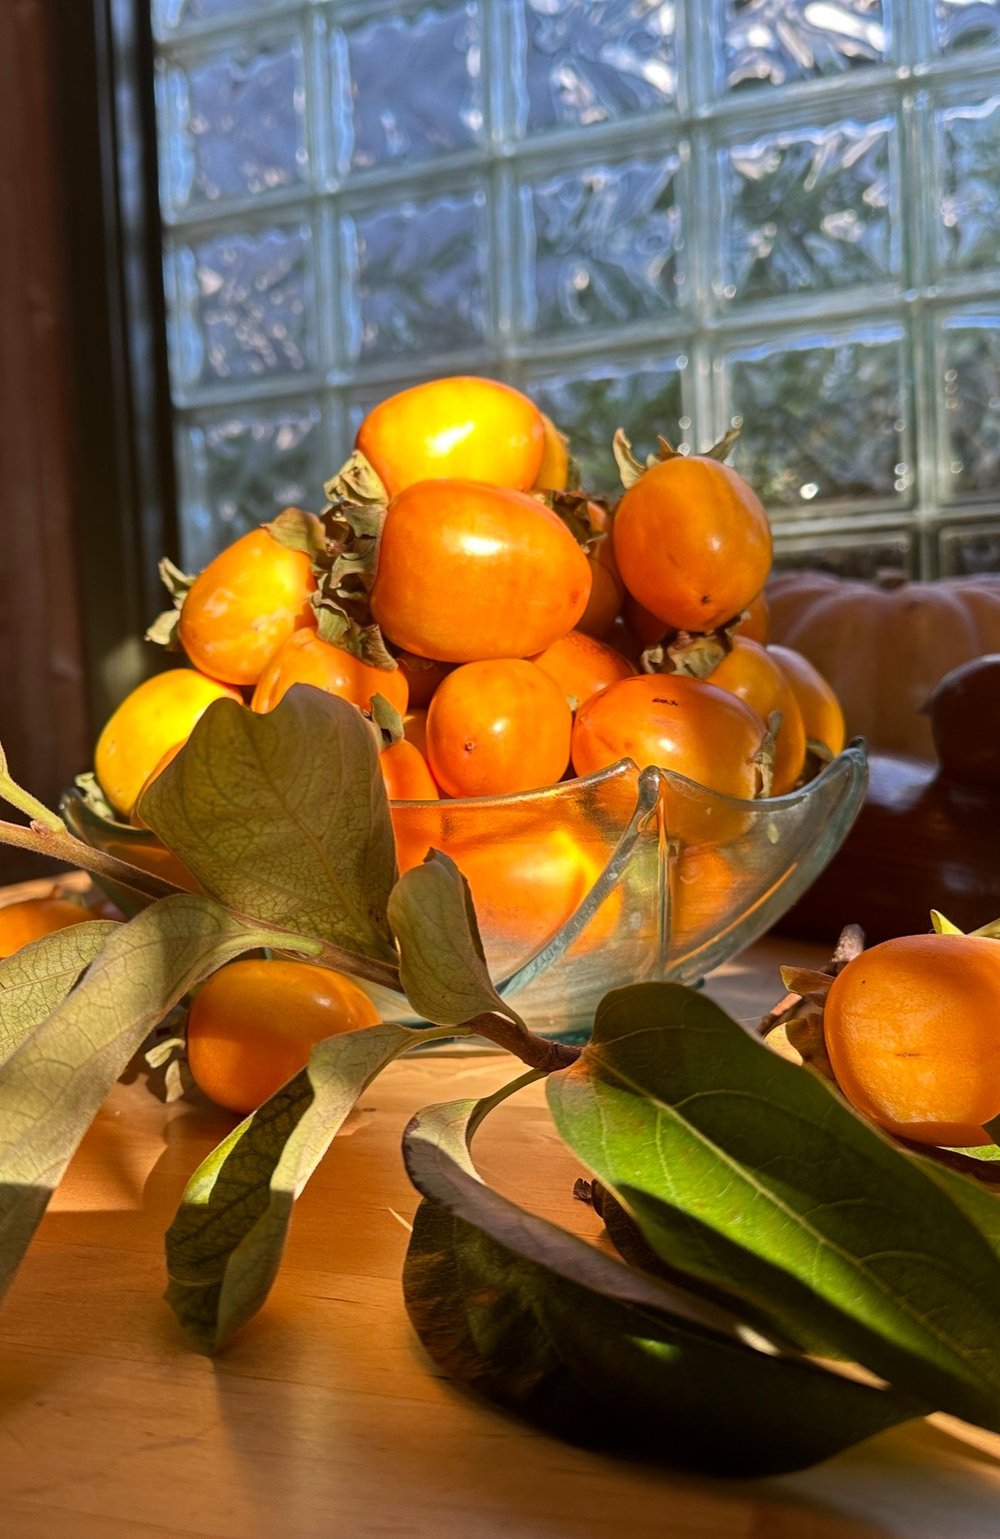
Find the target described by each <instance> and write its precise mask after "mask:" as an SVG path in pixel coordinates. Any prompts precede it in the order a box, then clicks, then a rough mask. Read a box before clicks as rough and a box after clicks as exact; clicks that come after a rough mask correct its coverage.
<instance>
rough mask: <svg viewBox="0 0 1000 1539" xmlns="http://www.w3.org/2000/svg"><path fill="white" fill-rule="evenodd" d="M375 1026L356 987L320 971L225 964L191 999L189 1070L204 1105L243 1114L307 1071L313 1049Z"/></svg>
mask: <svg viewBox="0 0 1000 1539" xmlns="http://www.w3.org/2000/svg"><path fill="white" fill-rule="evenodd" d="M378 1019H379V1015H378V1011H377V1010H376V1009H375V1006H374V1005H373V1004H372V1002H371V1000H370V999H369V998H368V996H367V994H365V993H364V992H363V991H362V990H361V989H360V988H359V987H358V985H357V984H356V983H354V982H352V980H351V979H350V978H345V977H344V976H343V975H342V974H340V973H334V972H330V971H329V969H327V968H325V967H315V966H313V965H312V964H310V963H307V962H286V961H282V960H277V959H276V960H273V961H262V960H255V959H247V960H244V961H239V962H230V963H229V965H228V966H227V967H223V968H220V969H219V971H218V972H217V973H213V974H212V976H211V978H209V980H208V982H207V983H205V984H203V985H202V987H201V988H200V989H199V990H198V992H197V993H196V994H195V997H194V1000H193V1002H192V1004H191V1009H190V1011H189V1013H188V1023H187V1054H188V1064H189V1066H190V1069H191V1073H192V1074H193V1075H194V1079H195V1083H196V1084H197V1085H198V1087H199V1088H200V1089H201V1090H203V1091H204V1093H205V1095H207V1096H208V1097H209V1099H210V1100H212V1101H215V1102H217V1103H218V1105H219V1106H225V1107H226V1108H227V1109H228V1110H229V1111H234V1112H239V1113H240V1114H241V1115H246V1113H247V1112H251V1111H255V1110H256V1108H257V1107H258V1106H260V1105H261V1104H262V1103H263V1102H264V1101H266V1100H267V1099H268V1097H269V1096H272V1095H274V1093H275V1091H277V1090H280V1089H281V1087H282V1085H284V1084H286V1083H287V1081H288V1080H290V1079H291V1078H292V1076H293V1075H295V1074H298V1072H299V1070H300V1069H304V1068H305V1066H306V1063H307V1061H308V1058H309V1053H310V1051H311V1049H312V1048H313V1047H314V1046H315V1044H316V1043H317V1042H322V1041H323V1040H324V1039H325V1038H326V1037H333V1036H337V1035H338V1034H340V1033H341V1032H347V1031H357V1030H358V1029H359V1028H360V1027H362V1026H373V1025H374V1024H375V1022H376V1021H377V1020H378Z"/></svg>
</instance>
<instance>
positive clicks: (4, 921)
mask: <svg viewBox="0 0 1000 1539" xmlns="http://www.w3.org/2000/svg"><path fill="white" fill-rule="evenodd" d="M93 918H94V915H93V914H92V913H91V912H90V910H89V909H87V908H84V906H83V904H82V903H73V902H72V901H71V900H70V899H69V898H58V897H56V896H54V895H52V896H50V897H47V898H22V899H21V901H20V902H18V903H7V904H5V905H4V907H3V908H0V957H10V956H13V955H14V952H15V951H20V949H21V947H22V946H30V945H31V942H32V941H36V940H41V939H42V937H43V936H44V935H51V934H52V933H53V931H55V930H65V929H67V928H68V926H69V925H71V924H80V922H81V921H82V920H84V919H93Z"/></svg>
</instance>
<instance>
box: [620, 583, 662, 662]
mask: <svg viewBox="0 0 1000 1539" xmlns="http://www.w3.org/2000/svg"><path fill="white" fill-rule="evenodd" d="M622 618H623V619H624V621H625V624H626V625H627V626H628V628H629V630H630V631H631V633H632V635H633V636H634V637H635V639H636V641H637V642H639V650H640V652H642V651H645V649H646V647H654V646H655V645H656V643H657V642H658V641H662V640H663V637H664V635H665V634H666V632H667V631H668V630H669V629H670V627H669V626H667V625H664V623H663V621H662V620H661V619H660V617H659V615H654V614H653V612H652V610H650V609H647V608H646V607H645V605H644V604H640V603H639V600H638V599H637V598H633V596H632V594H631V593H629V592H628V591H626V593H625V598H624V601H623V603H622Z"/></svg>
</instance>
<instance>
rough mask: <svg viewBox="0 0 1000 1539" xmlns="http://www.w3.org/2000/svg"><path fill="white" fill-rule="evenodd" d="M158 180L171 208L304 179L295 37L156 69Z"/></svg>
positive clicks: (299, 52) (300, 69)
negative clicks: (161, 119) (160, 129)
mask: <svg viewBox="0 0 1000 1539" xmlns="http://www.w3.org/2000/svg"><path fill="white" fill-rule="evenodd" d="M157 88H158V92H159V96H160V110H161V113H162V114H163V115H164V116H165V117H166V132H165V133H164V134H163V135H161V163H162V164H161V180H162V185H163V189H164V195H165V198H166V200H168V201H169V203H170V204H171V205H172V206H173V207H174V208H175V209H178V210H179V209H183V208H187V207H192V206H193V207H198V206H199V205H203V204H207V203H217V202H218V201H219V200H220V199H225V198H241V197H248V196H256V195H257V194H258V193H266V192H272V191H273V190H274V189H275V188H279V187H291V186H294V185H295V184H297V183H301V182H304V181H305V179H306V177H307V175H308V159H309V157H308V150H307V147H306V126H305V77H304V62H303V48H302V42H301V39H299V38H298V37H286V38H283V39H281V40H275V39H271V40H270V41H266V42H265V41H261V40H258V41H255V42H249V43H244V42H238V41H237V42H234V43H231V44H229V45H228V46H227V47H226V49H225V51H224V52H222V53H218V54H212V55H211V56H209V57H208V58H203V59H196V60H194V61H191V62H188V63H183V64H173V65H170V66H168V67H166V68H164V70H163V72H162V74H161V76H160V78H159V80H158V82H157Z"/></svg>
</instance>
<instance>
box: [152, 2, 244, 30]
mask: <svg viewBox="0 0 1000 1539" xmlns="http://www.w3.org/2000/svg"><path fill="white" fill-rule="evenodd" d="M152 3H153V27H154V28H155V30H156V31H157V32H158V33H159V34H160V35H161V36H163V34H164V33H167V32H174V31H176V30H177V29H178V28H179V27H193V26H197V25H198V23H199V22H210V21H228V20H229V18H230V17H233V18H234V19H235V18H236V17H237V16H240V17H249V16H251V15H253V14H254V13H256V12H258V11H259V9H260V0H152Z"/></svg>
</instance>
